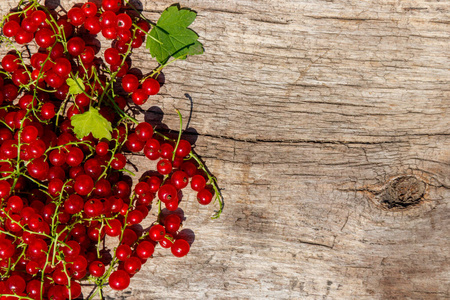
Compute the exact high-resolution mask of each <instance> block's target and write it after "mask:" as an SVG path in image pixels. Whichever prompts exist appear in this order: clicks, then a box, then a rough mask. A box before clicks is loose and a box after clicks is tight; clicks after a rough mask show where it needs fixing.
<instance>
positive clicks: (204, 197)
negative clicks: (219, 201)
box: [197, 189, 213, 205]
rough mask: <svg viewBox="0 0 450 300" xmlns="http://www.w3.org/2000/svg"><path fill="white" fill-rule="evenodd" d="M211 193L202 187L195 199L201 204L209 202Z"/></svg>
mask: <svg viewBox="0 0 450 300" xmlns="http://www.w3.org/2000/svg"><path fill="white" fill-rule="evenodd" d="M212 198H213V195H212V194H211V192H210V191H208V190H207V189H203V190H201V191H200V192H198V194H197V201H198V203H200V204H201V205H208V204H209V203H211V201H212Z"/></svg>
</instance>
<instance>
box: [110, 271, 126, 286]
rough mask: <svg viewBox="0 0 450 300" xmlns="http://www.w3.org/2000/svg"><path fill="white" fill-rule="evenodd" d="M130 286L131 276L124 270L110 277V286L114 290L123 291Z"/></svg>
mask: <svg viewBox="0 0 450 300" xmlns="http://www.w3.org/2000/svg"><path fill="white" fill-rule="evenodd" d="M129 285H130V275H128V273H127V272H125V271H123V270H117V271H114V272H112V273H111V275H110V276H109V286H110V287H111V288H112V289H113V290H117V291H121V290H124V289H126V288H127V287H128V286H129Z"/></svg>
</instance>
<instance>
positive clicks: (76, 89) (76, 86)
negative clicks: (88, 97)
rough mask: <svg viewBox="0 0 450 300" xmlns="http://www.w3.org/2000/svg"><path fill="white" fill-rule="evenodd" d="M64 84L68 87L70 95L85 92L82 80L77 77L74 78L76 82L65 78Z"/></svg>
mask: <svg viewBox="0 0 450 300" xmlns="http://www.w3.org/2000/svg"><path fill="white" fill-rule="evenodd" d="M66 83H67V85H68V86H69V93H70V94H72V95H78V94H81V93H82V92H83V91H84V90H85V86H84V83H83V80H81V79H80V78H78V77H77V78H76V81H75V80H73V79H72V78H67V80H66Z"/></svg>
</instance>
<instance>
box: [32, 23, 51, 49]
mask: <svg viewBox="0 0 450 300" xmlns="http://www.w3.org/2000/svg"><path fill="white" fill-rule="evenodd" d="M35 40H36V43H37V44H38V46H39V47H42V48H48V47H50V46H52V45H53V44H54V43H55V42H56V37H55V35H54V33H53V31H51V30H50V29H48V28H42V29H39V30H38V31H37V32H36V35H35Z"/></svg>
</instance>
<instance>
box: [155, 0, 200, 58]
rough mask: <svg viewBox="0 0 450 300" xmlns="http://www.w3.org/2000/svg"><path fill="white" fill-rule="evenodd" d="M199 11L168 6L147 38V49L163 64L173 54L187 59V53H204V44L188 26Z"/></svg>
mask: <svg viewBox="0 0 450 300" xmlns="http://www.w3.org/2000/svg"><path fill="white" fill-rule="evenodd" d="M196 16H197V13H195V12H194V11H192V10H190V9H180V8H179V7H178V6H170V7H168V8H167V9H166V10H165V11H163V13H162V14H161V17H160V18H159V20H158V22H157V23H156V26H154V27H153V28H152V30H151V31H150V33H149V35H150V37H149V38H147V45H146V47H147V49H149V50H150V54H151V55H152V56H153V57H154V58H156V60H157V61H158V62H159V63H160V64H161V65H163V64H165V63H166V62H167V61H168V60H169V58H170V57H171V56H172V57H174V58H180V59H185V58H186V56H187V55H197V54H202V53H203V46H202V44H201V43H200V42H198V41H197V39H198V35H197V34H196V33H195V32H194V31H192V30H191V29H189V28H187V27H188V26H189V25H190V24H191V23H192V22H194V20H195V18H196Z"/></svg>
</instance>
